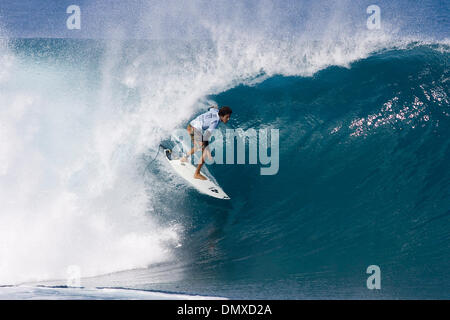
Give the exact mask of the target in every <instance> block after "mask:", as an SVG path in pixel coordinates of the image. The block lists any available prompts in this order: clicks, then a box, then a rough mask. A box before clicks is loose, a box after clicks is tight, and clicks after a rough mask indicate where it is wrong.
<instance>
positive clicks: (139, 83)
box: [0, 1, 450, 299]
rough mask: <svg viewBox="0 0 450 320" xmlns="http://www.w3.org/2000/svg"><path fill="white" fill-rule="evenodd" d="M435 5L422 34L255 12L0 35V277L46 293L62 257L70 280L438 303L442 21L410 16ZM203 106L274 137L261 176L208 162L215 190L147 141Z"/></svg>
mask: <svg viewBox="0 0 450 320" xmlns="http://www.w3.org/2000/svg"><path fill="white" fill-rule="evenodd" d="M223 5H224V6H225V4H223ZM392 6H393V7H394V9H395V8H396V6H395V5H392ZM397 6H399V7H401V6H400V4H397ZM436 6H437V7H439V8H441V9H442V10H439V12H440V13H439V15H438V19H437V20H435V21H439V25H441V26H444V27H442V28H440V27H438V26H436V25H435V24H434V22H432V21H431V22H430V23H429V24H428V25H427V24H425V27H424V32H423V33H422V34H420V33H419V34H417V31H418V30H417V29H416V28H412V29H410V30H407V31H410V32H405V30H404V29H402V30H401V32H400V33H398V34H397V33H394V31H392V30H390V31H389V32H384V31H367V30H365V29H364V30H362V31H354V29H352V28H350V29H348V30H347V29H346V27H342V29H340V30H335V28H333V26H329V27H327V28H324V29H323V30H322V29H321V31H322V32H320V33H317V34H315V38H314V39H309V38H307V39H305V38H298V37H297V34H295V35H292V34H291V35H290V36H286V37H281V36H280V34H279V33H280V32H284V31H288V30H285V29H283V28H281V29H276V32H275V31H274V28H275V27H276V26H280V25H282V24H278V23H277V21H274V20H271V21H272V22H273V23H272V24H270V23H269V25H264V27H265V28H260V26H259V25H258V23H257V22H258V21H260V20H258V19H262V20H264V21H265V19H264V18H265V17H266V16H267V15H269V16H270V15H271V14H273V12H270V13H269V12H265V11H264V10H261V12H259V13H258V15H257V18H255V21H253V23H250V25H248V26H247V25H246V24H245V23H243V22H242V21H241V20H239V19H238V20H237V22H240V23H237V24H236V25H237V26H236V29H233V28H229V27H228V25H227V24H225V26H226V27H225V26H224V25H223V24H222V22H223V21H220V23H219V24H218V25H209V24H208V23H207V22H208V21H209V20H206V21H202V23H201V27H202V28H203V29H204V30H207V31H208V32H206V33H204V32H202V33H201V34H202V36H203V35H205V34H208V39H204V38H200V39H195V40H192V39H187V40H180V39H172V38H171V39H146V40H144V39H140V40H130V38H131V37H129V36H124V35H123V34H121V33H120V32H118V33H117V38H116V39H114V40H113V39H103V40H100V39H69V38H65V39H57V38H52V37H48V38H41V37H31V38H27V39H25V38H21V37H11V36H10V37H6V38H2V41H1V42H0V63H1V64H2V66H3V68H2V70H0V104H1V106H2V107H1V109H0V124H1V126H0V141H1V145H0V202H1V203H2V212H1V215H0V241H1V242H0V243H1V244H2V245H1V246H0V285H2V286H3V285H12V286H16V285H20V284H26V285H27V286H30V285H31V286H33V285H36V284H39V285H46V286H56V288H61V286H64V285H65V284H66V282H67V280H66V278H67V276H68V274H67V272H68V270H74V269H73V268H70V267H71V266H76V268H78V269H75V270H79V272H80V276H81V283H82V286H83V287H86V288H95V287H100V288H122V289H133V290H136V289H137V290H149V291H159V292H160V291H162V292H167V293H183V294H194V295H201V296H217V297H227V298H254V299H271V298H272V299H273V298H275V299H311V298H318V299H348V298H357V299H391V298H393V299H430V298H433V299H448V298H450V296H449V292H450V277H449V274H448V270H449V268H450V246H449V243H450V219H449V218H450V171H449V163H450V138H449V137H450V132H449V131H450V103H449V99H450V98H449V94H450V90H449V79H450V68H449V67H450V55H449V45H448V40H446V32H448V29H446V28H445V25H446V24H447V23H448V15H447V14H445V10H446V8H445V5H444V4H442V3H437V2H436V3H435V2H432V1H431V2H429V3H427V6H425V7H426V8H425V9H424V12H428V13H431V12H434V11H433V10H434V9H436ZM359 7H364V4H359V5H358V8H359ZM5 8H6V9H8V8H9V9H11V8H10V7H5V6H4V7H3V9H4V10H5ZM326 8H328V6H327V7H326ZM333 8H334V7H333ZM190 9H191V10H192V12H194V11H195V8H190ZM253 9H254V8H253V5H249V8H245V6H244V7H243V8H242V10H243V12H245V10H253ZM278 9H279V10H280V11H282V12H285V11H284V10H285V9H286V8H284V7H283V8H278ZM297 9H299V8H297ZM319 9H321V8H317V7H316V8H315V9H314V10H313V9H310V10H311V11H308V10H306V11H302V12H304V15H302V17H307V16H308V15H311V16H313V17H315V16H314V14H312V13H313V12H314V13H317V12H322V11H321V10H319ZM322 9H323V8H322ZM334 9H336V8H334ZM391 9H392V8H391ZM409 9H410V10H413V8H409ZM432 9H433V10H432ZM11 10H12V9H11ZM317 10H318V11H317ZM323 10H324V11H327V10H325V9H323ZM280 11H277V12H280ZM293 11H295V10H293ZM332 11H333V10H332ZM386 11H388V12H389V10H386ZM4 12H7V10H6V11H4ZM192 12H191V13H192ZM208 12H209V11H208ZM327 12H328V11H327ZM388 12H387V13H386V14H388ZM442 12H444V13H442ZM213 13H214V11H213V10H212V11H211V12H209V14H210V15H214V14H213ZM216 13H217V12H216ZM390 14H392V12H391V13H390ZM193 16H194V17H195V15H193ZM340 17H341V16H340V15H337V16H334V21H340V20H339V19H340ZM19 18H20V17H19ZM19 18H17V19H18V20H16V23H17V21H20V19H19ZM172 18H173V17H172ZM190 18H192V17H190ZM190 18H189V19H190ZM364 18H365V16H364ZM409 18H411V17H409ZM422 18H424V17H423V16H422ZM189 19H188V20H189ZM342 19H343V18H342ZM13 20H14V19H13V18H11V17H10V18H9V20H8V19H6V21H7V22H8V23H6V24H7V25H14V23H13V22H14V21H13ZM313 20H317V23H319V22H323V20H326V19H325V18H324V19H316V18H314V19H313ZM343 20H344V21H346V20H345V19H343ZM355 20H356V22H355V21H353V22H355V23H356V24H358V23H360V22H361V21H359V20H364V19H359V20H358V19H355ZM406 20H407V19H406ZM11 21H12V22H11ZM189 21H190V20H189ZM306 21H309V20H306ZM278 22H279V21H278ZM364 22H365V21H364ZM311 23H312V24H313V25H314V23H313V22H311ZM306 25H308V23H306ZM346 26H347V25H346ZM165 27H167V26H166V25H165ZM246 27H248V28H247V29H246ZM25 29H26V30H25V31H26V36H30V32H31V31H32V29H33V28H31V27H30V26H28V25H27V28H25ZM125 29H126V28H125ZM203 29H202V30H203ZM288 29H289V28H288ZM30 30H31V31H30ZM126 30H128V29H126ZM139 30H141V29H139ZM164 30H165V31H164V35H165V36H166V35H167V34H166V32H168V31H167V30H171V29H170V27H167V29H164ZM176 30H178V31H179V29H178V28H176ZM243 30H246V31H247V32H248V34H247V33H246V32H243ZM314 30H316V29H314ZM436 30H437V31H436ZM446 30H447V31H446ZM12 31H14V28H12ZM15 31H17V32H16V33H20V32H18V30H15ZM25 31H24V32H25ZM141 31H142V30H141ZM184 31H186V30H184ZM433 31H436V33H435V34H433V35H432V36H430V33H433ZM10 33H13V34H14V32H10ZM16 36H17V34H16ZM93 38H94V37H93ZM210 103H217V104H218V105H228V106H230V107H231V108H232V109H233V114H232V118H231V120H230V122H229V123H228V124H227V126H223V125H221V126H220V128H221V130H225V129H226V128H241V129H243V130H248V129H256V130H258V129H264V128H275V129H279V133H280V137H279V142H280V147H279V171H278V173H277V174H275V175H266V176H265V175H261V174H260V167H261V166H260V165H258V164H256V165H255V164H248V162H247V163H246V164H239V165H238V164H235V165H219V164H214V165H210V166H208V169H209V171H210V172H211V173H212V174H213V175H214V177H215V178H216V180H217V181H218V183H219V184H220V186H221V187H222V188H223V189H224V190H225V191H226V192H227V194H229V196H230V197H231V200H230V201H221V200H217V199H213V198H210V197H207V196H205V195H202V194H200V193H198V192H197V191H196V190H195V189H193V188H191V187H190V186H189V185H187V184H186V183H185V182H184V181H183V180H182V179H181V178H179V177H178V176H176V175H175V174H174V172H173V171H171V168H170V167H169V166H168V165H167V163H166V162H165V160H164V159H163V157H162V155H161V154H160V153H158V151H157V150H158V145H159V143H160V141H161V140H164V139H167V138H168V137H169V135H170V133H171V132H173V130H174V129H177V128H185V126H186V125H187V123H188V122H189V121H190V120H191V119H192V118H193V117H195V116H196V115H198V114H200V113H201V112H203V111H205V110H206V108H207V106H208V105H209V104H210ZM370 265H377V266H379V267H380V270H381V289H380V290H369V289H368V288H367V286H366V280H367V278H368V277H369V274H367V273H366V270H367V267H368V266H370ZM13 288H14V287H13ZM9 290H10V291H14V290H15V289H9ZM57 291H58V290H56V293H55V295H61V293H59V292H57ZM48 292H53V291H52V290H49V291H48ZM130 294H131V293H130ZM76 295H77V297H80V295H81V296H82V295H83V293H82V291H81V292H80V291H76ZM90 295H92V291H89V293H86V297H88V296H90ZM131 295H132V294H131ZM126 296H127V297H128V296H129V295H127V294H126ZM55 298H56V297H55Z"/></svg>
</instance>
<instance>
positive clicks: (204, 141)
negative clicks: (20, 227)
mask: <svg viewBox="0 0 450 320" xmlns="http://www.w3.org/2000/svg"><path fill="white" fill-rule="evenodd" d="M231 112H232V111H231V108H230V107H226V106H224V107H221V108H220V109H218V107H215V106H214V107H210V108H209V109H208V111H207V112H205V113H202V114H201V115H199V116H198V117H197V118H195V119H194V120H192V121H191V122H190V123H189V124H188V126H187V131H188V133H189V135H190V136H191V139H192V142H193V143H194V147H193V148H192V149H191V151H189V152H188V153H187V154H186V155H185V156H184V157H182V158H181V159H180V161H182V162H186V161H187V158H188V157H189V156H190V155H192V154H193V153H194V152H196V151H197V150H198V149H200V148H202V156H201V157H200V161H199V163H198V166H197V170H195V173H194V178H196V179H201V180H206V177H205V176H203V175H202V174H201V173H200V169H201V168H202V166H203V163H204V162H205V157H206V156H207V157H208V159H211V152H210V151H209V149H208V148H207V147H208V144H209V138H210V137H211V134H212V132H213V130H215V129H216V128H217V126H218V125H219V122H220V121H222V122H223V123H227V122H228V120H230V116H231Z"/></svg>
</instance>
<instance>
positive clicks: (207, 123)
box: [190, 108, 220, 136]
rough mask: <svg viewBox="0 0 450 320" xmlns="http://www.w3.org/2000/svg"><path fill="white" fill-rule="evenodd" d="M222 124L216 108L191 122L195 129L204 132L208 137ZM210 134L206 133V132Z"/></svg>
mask: <svg viewBox="0 0 450 320" xmlns="http://www.w3.org/2000/svg"><path fill="white" fill-rule="evenodd" d="M219 122H220V117H219V110H218V109H216V108H210V109H209V110H208V112H205V113H202V114H201V115H199V116H198V117H197V118H195V119H194V120H192V121H191V122H190V125H191V126H192V127H194V128H195V129H197V130H199V131H201V132H202V134H207V135H208V136H209V135H211V134H212V131H213V130H214V129H216V128H217V126H218V125H219ZM205 130H206V131H208V132H206V133H205V132H204V131H205Z"/></svg>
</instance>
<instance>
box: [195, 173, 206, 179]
mask: <svg viewBox="0 0 450 320" xmlns="http://www.w3.org/2000/svg"><path fill="white" fill-rule="evenodd" d="M194 178H195V179H200V180H206V177H205V176H203V175H202V174H201V173H196V174H194Z"/></svg>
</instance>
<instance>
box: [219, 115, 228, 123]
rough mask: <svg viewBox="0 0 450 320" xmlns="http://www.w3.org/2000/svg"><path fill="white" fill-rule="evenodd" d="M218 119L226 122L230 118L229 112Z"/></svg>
mask: <svg viewBox="0 0 450 320" xmlns="http://www.w3.org/2000/svg"><path fill="white" fill-rule="evenodd" d="M220 120H222V122H223V123H227V122H228V120H230V114H226V115H224V116H223V117H220Z"/></svg>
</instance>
